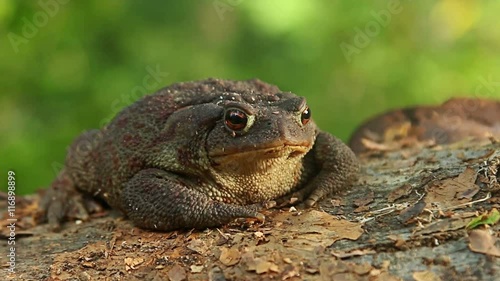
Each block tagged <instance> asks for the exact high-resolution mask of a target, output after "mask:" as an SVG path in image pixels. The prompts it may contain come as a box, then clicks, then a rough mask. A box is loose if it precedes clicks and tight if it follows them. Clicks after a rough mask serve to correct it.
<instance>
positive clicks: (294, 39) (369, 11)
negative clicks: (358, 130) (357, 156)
mask: <svg viewBox="0 0 500 281" xmlns="http://www.w3.org/2000/svg"><path fill="white" fill-rule="evenodd" d="M498 11H500V2H499V1H468V0H440V1H430V0H425V1H406V0H404V1H398V0H389V1H327V0H324V1H288V0H276V1H266V0H215V1H122V0H107V1H98V0H90V1H71V0H39V1H17V0H2V1H0V32H1V33H2V34H3V40H2V41H1V43H0V71H1V73H3V75H1V76H0V84H1V86H2V94H1V98H0V105H1V111H0V119H1V120H2V121H1V123H0V136H1V139H0V142H1V143H0V144H1V146H0V155H1V162H0V171H2V172H1V173H2V174H1V175H0V179H1V180H2V182H3V183H6V171H7V169H13V170H14V171H16V173H17V185H18V190H17V191H18V193H30V192H33V191H34V190H35V189H37V188H40V187H46V186H48V185H49V184H50V182H51V180H52V179H53V178H54V177H55V174H56V172H57V170H58V169H60V168H61V165H62V164H61V163H63V161H64V157H65V148H66V147H67V146H68V145H69V144H70V143H71V141H72V140H73V139H74V138H75V137H76V136H77V135H78V134H80V133H81V132H82V131H84V130H86V129H90V128H96V127H99V126H101V125H102V123H103V122H105V121H107V120H109V119H110V118H112V117H113V115H114V114H115V113H116V112H117V111H118V110H120V109H121V108H123V107H124V106H126V105H128V104H130V103H131V102H133V101H134V100H135V99H137V98H138V97H139V96H141V95H142V94H143V93H144V92H153V91H154V90H156V89H158V88H161V87H163V86H165V85H168V84H170V83H173V82H177V81H187V80H197V79H203V78H206V77H220V78H228V79H248V78H252V77H258V78H260V79H262V80H264V81H267V82H270V83H273V84H277V85H279V86H280V88H281V89H282V90H289V91H293V92H295V93H297V94H300V95H304V96H306V97H307V98H308V101H309V104H310V106H311V108H312V111H313V116H314V118H315V120H316V122H317V123H318V124H319V125H320V127H321V128H323V129H324V130H327V131H330V132H332V133H334V134H336V135H338V136H340V137H342V138H343V139H344V140H346V139H347V138H348V136H349V134H350V132H352V131H353V130H354V128H355V127H356V126H357V125H359V124H360V123H361V122H362V121H363V120H365V119H366V118H368V117H370V116H373V115H374V114H377V113H380V112H382V111H385V110H387V109H389V108H395V107H401V106H407V105H414V104H423V103H427V104H429V103H439V102H442V101H443V100H446V99H448V98H449V97H452V96H463V95H467V96H480V97H496V98H498V97H500V83H493V82H494V81H500V56H499V55H498V51H499V50H500V28H499V23H498V20H497V17H498ZM346 54H347V55H346ZM151 69H159V70H160V72H163V73H168V75H163V76H159V77H158V83H152V84H154V85H151V84H149V85H148V84H144V82H143V80H144V78H145V77H146V76H147V75H149V72H150V71H151ZM488 81H489V82H488ZM492 81H493V82H492ZM492 85H493V86H492ZM1 186H2V190H3V188H4V186H6V184H2V185H1Z"/></svg>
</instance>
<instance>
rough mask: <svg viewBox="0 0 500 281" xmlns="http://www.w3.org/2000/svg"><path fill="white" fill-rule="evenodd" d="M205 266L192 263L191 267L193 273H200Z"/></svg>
mask: <svg viewBox="0 0 500 281" xmlns="http://www.w3.org/2000/svg"><path fill="white" fill-rule="evenodd" d="M204 268H205V267H204V266H203V265H192V266H190V267H189V269H191V272H192V273H200V272H202V271H203V269H204Z"/></svg>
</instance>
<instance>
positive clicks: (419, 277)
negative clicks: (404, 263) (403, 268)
mask: <svg viewBox="0 0 500 281" xmlns="http://www.w3.org/2000/svg"><path fill="white" fill-rule="evenodd" d="M413 279H415V281H441V278H439V276H437V275H436V274H435V273H434V272H432V271H427V270H426V271H417V272H414V273H413Z"/></svg>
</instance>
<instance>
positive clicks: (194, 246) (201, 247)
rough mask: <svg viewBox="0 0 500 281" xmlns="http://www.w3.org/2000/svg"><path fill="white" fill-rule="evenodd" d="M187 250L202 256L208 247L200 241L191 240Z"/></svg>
mask: <svg viewBox="0 0 500 281" xmlns="http://www.w3.org/2000/svg"><path fill="white" fill-rule="evenodd" d="M187 248H188V249H190V250H191V251H194V252H197V253H198V254H200V255H204V254H205V253H206V252H207V251H208V246H207V245H206V244H205V242H204V241H202V240H201V239H193V240H191V241H190V242H189V244H188V245H187Z"/></svg>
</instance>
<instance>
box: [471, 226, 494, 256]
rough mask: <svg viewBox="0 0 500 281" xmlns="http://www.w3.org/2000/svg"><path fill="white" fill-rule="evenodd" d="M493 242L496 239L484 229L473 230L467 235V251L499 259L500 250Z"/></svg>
mask: <svg viewBox="0 0 500 281" xmlns="http://www.w3.org/2000/svg"><path fill="white" fill-rule="evenodd" d="M495 242H496V238H495V237H493V236H492V235H491V234H490V233H489V232H488V230H486V229H475V230H472V231H471V232H470V233H469V249H470V250H471V251H473V252H476V253H481V254H486V255H489V256H495V257H500V249H499V248H498V247H497V246H496V245H495Z"/></svg>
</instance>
